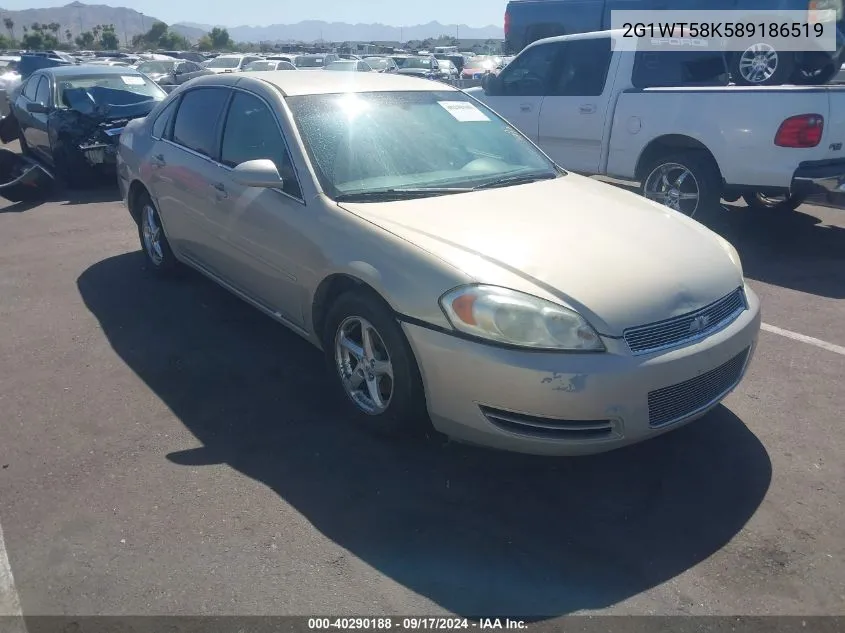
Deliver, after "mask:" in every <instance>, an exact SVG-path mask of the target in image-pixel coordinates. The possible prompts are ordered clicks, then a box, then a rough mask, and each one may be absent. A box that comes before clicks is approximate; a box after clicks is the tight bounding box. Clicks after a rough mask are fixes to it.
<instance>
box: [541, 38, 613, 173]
mask: <svg viewBox="0 0 845 633" xmlns="http://www.w3.org/2000/svg"><path fill="white" fill-rule="evenodd" d="M613 59H614V58H613V51H612V49H611V40H610V38H606V37H605V38H595V39H584V40H570V41H567V42H562V43H561V45H560V47H559V48H558V52H557V55H556V57H555V61H554V64H553V67H552V71H551V74H550V81H549V85H548V90H547V96H546V97H545V99H543V102H542V104H541V106H540V121H539V133H538V138H539V145H540V147H542V148H543V150H544V151H545V152H546V153H547V154H548V155H549V156H550V157H551V158H552V160H554V161H555V162H557V163H558V164H560V165H562V166H563V167H567V168H569V169H572V170H573V171H577V172H583V173H588V174H594V173H598V171H599V164H600V162H601V150H602V141H603V137H604V134H605V127H606V126H605V123H606V120H607V113H608V107H609V104H610V100H611V94H612V91H613V81H612V80H608V78H611V79H612V77H613V76H614V73H615V68H614V69H613V71H611V67H610V66H611V61H612V60H613ZM617 60H618V56H617Z"/></svg>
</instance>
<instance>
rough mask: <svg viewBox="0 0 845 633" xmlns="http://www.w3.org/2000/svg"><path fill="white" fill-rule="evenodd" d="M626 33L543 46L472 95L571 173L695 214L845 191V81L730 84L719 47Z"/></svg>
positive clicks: (786, 205) (792, 204) (786, 203)
mask: <svg viewBox="0 0 845 633" xmlns="http://www.w3.org/2000/svg"><path fill="white" fill-rule="evenodd" d="M620 35H621V32H615V31H604V32H599V33H585V34H579V35H568V36H561V37H553V38H548V39H544V40H539V41H537V42H534V43H533V44H531V45H529V46H528V47H526V48H525V49H524V50H523V51H522V52H521V53H520V54H519V55H518V56H517V57H516V59H514V60H513V61H512V62H511V63H510V64H509V65H508V66H507V67H506V68H505V69H504V70H503V71H502V72H501V74H500V75H499V76H498V77H495V76H492V75H491V76H488V77H487V78H486V80H485V83H484V85H483V87H482V88H470V89H468V90H467V91H466V92H467V93H469V94H471V95H472V96H473V97H475V98H477V99H479V100H480V101H482V102H484V103H485V104H487V105H488V106H489V107H491V108H492V109H493V110H495V111H496V112H498V113H499V114H500V115H501V116H503V117H504V118H506V119H508V120H509V121H510V122H511V123H513V124H514V125H515V126H516V127H517V128H519V130H520V131H522V132H523V133H524V134H525V135H526V136H528V137H529V138H531V139H532V140H534V141H535V142H536V143H537V144H538V145H539V146H540V147H541V148H542V149H543V150H545V152H546V153H547V154H548V155H549V156H550V157H551V158H552V159H553V160H554V161H555V162H557V163H558V164H560V165H562V166H563V167H566V168H568V169H571V170H572V171H575V172H579V173H583V174H588V175H605V176H610V177H613V178H618V179H623V180H632V181H637V182H639V183H640V191H641V193H642V194H643V195H645V196H646V197H648V198H651V199H653V200H656V201H658V202H662V203H664V204H666V205H668V206H670V207H672V208H674V209H676V210H678V211H681V212H684V213H687V214H688V215H695V214H696V212H699V217H700V216H701V214H702V213H704V212H706V211H707V210H708V209H714V208H718V203H719V200H720V199H725V200H728V201H730V202H733V201H736V200H738V199H739V198H740V197H743V198H744V199H745V200H746V202H747V203H748V204H749V206H753V207H755V208H779V209H795V208H796V207H797V206H798V205H799V204H801V202H803V200H804V199H805V198H806V197H807V196H808V195H810V194H811V193H815V192H833V191H845V149H844V147H845V146H844V145H843V143H845V86H842V87H840V86H818V87H816V86H760V87H757V86H754V87H743V86H733V85H728V77H727V72H726V68H725V64H724V60H723V57H722V55H721V53H719V52H714V51H708V50H704V51H693V50H690V49H689V48H687V49H685V50H683V51H681V50H677V49H674V50H671V49H670V50H666V51H654V50H651V51H649V50H638V51H635V50H632V48H631V47H630V46H623V45H622V44H621V43H620V40H619V37H620Z"/></svg>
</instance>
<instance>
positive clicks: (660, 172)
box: [640, 150, 722, 219]
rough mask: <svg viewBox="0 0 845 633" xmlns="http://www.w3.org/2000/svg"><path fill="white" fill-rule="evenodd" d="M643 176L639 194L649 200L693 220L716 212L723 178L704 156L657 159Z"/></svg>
mask: <svg viewBox="0 0 845 633" xmlns="http://www.w3.org/2000/svg"><path fill="white" fill-rule="evenodd" d="M643 173H644V174H645V178H643V181H642V185H640V192H641V193H642V195H643V196H645V197H646V198H648V199H649V200H653V201H654V202H658V203H660V204H663V205H665V206H667V207H669V208H670V209H673V210H675V211H678V212H679V213H683V214H684V215H688V216H689V217H691V218H695V219H701V218H703V217H704V216H706V215H709V214H711V213H713V212H714V211H715V210H716V209H718V208H719V201H720V200H721V196H722V185H721V182H722V177H721V175H720V174H719V168H718V167H717V166H716V164H715V163H714V162H713V159H712V158H710V156H708V155H707V154H706V153H704V152H701V151H694V150H691V151H686V152H679V153H677V154H667V155H665V156H663V157H658V158H656V159H653V160H652V161H651V162H649V164H648V165H646V167H645V169H643Z"/></svg>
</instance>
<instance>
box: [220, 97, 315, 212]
mask: <svg viewBox="0 0 845 633" xmlns="http://www.w3.org/2000/svg"><path fill="white" fill-rule="evenodd" d="M259 158H269V159H270V160H272V161H273V162H274V163H275V164H276V169H278V170H279V175H280V176H281V177H282V179H283V180H284V184H283V186H282V190H283V191H284V192H285V193H287V194H289V195H291V196H294V197H296V198H302V191H301V190H300V188H299V183H298V182H297V180H296V172H295V171H294V169H293V163H292V162H291V158H290V155H289V154H288V151H287V147H286V146H285V141H284V139H283V138H282V135H281V133H280V132H279V127H278V125H277V123H276V119H275V117H274V116H273V113H272V112H270V109H269V108H268V107H267V105H266V104H265V103H264V102H263V101H261V99H259V98H258V97H254V96H252V95H249V94H246V93H244V92H236V93H235V97H234V98H233V99H232V105H231V106H230V107H229V114H228V116H227V117H226V126H225V128H224V129H223V147H222V150H221V152H220V162H221V163H223V164H224V165H227V166H228V167H236V166H237V165H240V164H241V163H243V162H246V161H248V160H257V159H259Z"/></svg>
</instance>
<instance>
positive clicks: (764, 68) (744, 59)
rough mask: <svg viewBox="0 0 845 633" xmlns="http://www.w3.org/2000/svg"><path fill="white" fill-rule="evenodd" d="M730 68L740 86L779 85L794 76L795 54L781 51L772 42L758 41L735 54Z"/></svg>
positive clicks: (732, 76)
mask: <svg viewBox="0 0 845 633" xmlns="http://www.w3.org/2000/svg"><path fill="white" fill-rule="evenodd" d="M728 69H729V70H730V73H731V79H733V81H734V83H735V84H737V85H739V86H779V85H782V84H784V83H786V82H787V81H789V78H790V77H791V76H792V73H793V71H794V69H795V55H794V53H786V52H780V53H779V52H778V51H777V50H775V48H774V46H772V45H771V44H768V43H767V42H758V43H757V44H752V45H751V46H749V47H748V48H746V49H745V50H744V51H742V52H737V53H735V54H733V55H732V56H731V57H730V61H729V64H728Z"/></svg>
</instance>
